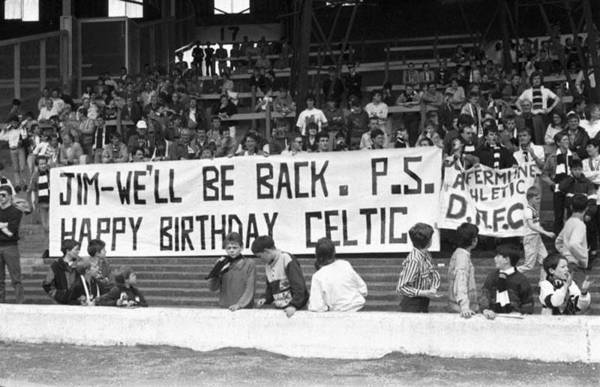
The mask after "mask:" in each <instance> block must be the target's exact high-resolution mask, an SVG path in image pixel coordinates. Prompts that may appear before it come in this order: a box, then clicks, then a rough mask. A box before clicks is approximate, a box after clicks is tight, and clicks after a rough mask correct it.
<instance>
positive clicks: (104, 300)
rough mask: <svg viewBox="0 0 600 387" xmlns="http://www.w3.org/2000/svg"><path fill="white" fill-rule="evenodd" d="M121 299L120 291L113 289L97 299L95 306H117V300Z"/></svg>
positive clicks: (116, 288)
mask: <svg viewBox="0 0 600 387" xmlns="http://www.w3.org/2000/svg"><path fill="white" fill-rule="evenodd" d="M120 297H121V290H119V288H118V287H116V286H115V287H113V288H112V289H110V291H109V292H108V293H106V294H105V295H103V296H101V297H100V298H98V301H96V305H98V306H117V300H118V299H119V298H120Z"/></svg>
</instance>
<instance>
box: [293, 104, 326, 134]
mask: <svg viewBox="0 0 600 387" xmlns="http://www.w3.org/2000/svg"><path fill="white" fill-rule="evenodd" d="M310 122H314V123H316V124H317V125H318V126H319V132H320V131H321V129H322V128H323V127H324V126H325V125H327V117H325V113H323V111H322V110H321V109H316V108H312V109H310V110H309V109H304V110H302V111H301V112H300V114H299V115H298V121H297V122H296V126H297V127H298V128H300V134H302V135H303V136H305V135H306V126H307V125H308V123H310Z"/></svg>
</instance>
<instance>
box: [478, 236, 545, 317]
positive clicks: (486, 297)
mask: <svg viewBox="0 0 600 387" xmlns="http://www.w3.org/2000/svg"><path fill="white" fill-rule="evenodd" d="M520 258H521V254H520V251H519V249H518V248H517V247H516V246H512V245H500V246H498V247H497V248H496V256H495V257H494V262H495V264H496V270H494V271H493V272H491V273H490V274H489V275H488V276H487V278H486V280H485V282H484V284H483V290H482V292H481V297H480V300H479V305H480V307H481V309H482V310H483V315H484V316H485V317H487V318H488V319H491V320H492V319H494V318H495V317H496V314H497V313H521V314H532V313H533V290H532V289H531V285H530V284H529V280H528V279H527V278H526V277H525V276H524V275H523V274H521V273H519V272H518V271H517V269H516V267H515V266H516V265H517V263H518V262H519V259H520Z"/></svg>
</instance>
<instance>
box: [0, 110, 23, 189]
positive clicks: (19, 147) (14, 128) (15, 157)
mask: <svg viewBox="0 0 600 387" xmlns="http://www.w3.org/2000/svg"><path fill="white" fill-rule="evenodd" d="M27 137H28V134H27V130H26V129H25V128H21V127H20V126H19V119H18V117H17V116H11V117H9V119H8V125H7V126H6V127H5V128H4V129H2V131H1V132H0V140H3V141H7V142H8V147H9V149H10V160H11V162H12V166H13V169H14V177H15V180H14V185H15V191H16V192H17V193H18V192H21V188H22V189H23V190H26V189H27V177H26V171H27V161H26V159H25V146H26V140H27Z"/></svg>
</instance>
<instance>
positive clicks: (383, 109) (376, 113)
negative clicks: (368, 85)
mask: <svg viewBox="0 0 600 387" xmlns="http://www.w3.org/2000/svg"><path fill="white" fill-rule="evenodd" d="M365 112H367V114H368V115H369V117H370V118H372V117H375V118H377V121H378V122H377V123H378V125H379V128H380V129H381V130H385V129H386V123H387V117H388V106H387V105H386V104H385V102H383V100H382V94H381V91H380V90H376V91H374V92H373V97H372V99H371V102H369V103H368V104H367V106H365Z"/></svg>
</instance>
